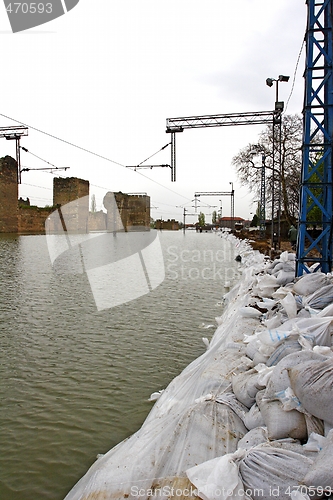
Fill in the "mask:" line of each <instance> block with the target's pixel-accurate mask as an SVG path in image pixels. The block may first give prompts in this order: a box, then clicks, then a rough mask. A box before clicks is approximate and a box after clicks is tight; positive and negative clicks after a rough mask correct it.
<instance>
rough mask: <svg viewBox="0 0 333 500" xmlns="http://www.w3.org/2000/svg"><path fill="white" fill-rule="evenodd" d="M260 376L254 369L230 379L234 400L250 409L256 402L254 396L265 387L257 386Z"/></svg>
mask: <svg viewBox="0 0 333 500" xmlns="http://www.w3.org/2000/svg"><path fill="white" fill-rule="evenodd" d="M259 376H260V374H259V373H258V372H257V370H256V369H255V368H251V370H248V371H246V372H243V373H240V374H238V375H236V376H234V377H232V390H233V391H234V394H235V396H236V398H237V399H238V400H239V401H240V402H241V403H243V404H244V405H245V406H246V407H247V408H251V406H252V405H253V404H254V402H255V400H256V394H257V392H258V391H260V390H261V389H263V388H264V387H265V386H261V385H259V382H258V378H259Z"/></svg>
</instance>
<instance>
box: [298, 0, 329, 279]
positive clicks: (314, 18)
mask: <svg viewBox="0 0 333 500" xmlns="http://www.w3.org/2000/svg"><path fill="white" fill-rule="evenodd" d="M332 6H333V2H332V0H307V8H308V21H307V33H306V68H305V98H304V110H303V115H304V131H303V164H302V177H301V196H300V214H299V236H298V241H297V257H296V259H297V267H296V274H297V276H300V275H302V274H303V272H304V271H305V272H308V271H307V267H306V264H307V263H317V269H321V271H323V272H325V273H327V272H330V271H331V268H332V208H333V207H332V132H333V73H332V55H333V54H332V53H333V46H332ZM310 226H312V227H313V229H316V231H314V230H313V231H312V233H311V232H310V231H309V227H310Z"/></svg>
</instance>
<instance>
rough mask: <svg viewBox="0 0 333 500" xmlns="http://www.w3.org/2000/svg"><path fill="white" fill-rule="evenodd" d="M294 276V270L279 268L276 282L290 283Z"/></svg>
mask: <svg viewBox="0 0 333 500" xmlns="http://www.w3.org/2000/svg"><path fill="white" fill-rule="evenodd" d="M294 278H295V271H284V270H283V269H281V271H279V272H278V273H277V275H276V282H277V284H278V285H282V286H283V285H286V284H287V283H292V281H293V280H294Z"/></svg>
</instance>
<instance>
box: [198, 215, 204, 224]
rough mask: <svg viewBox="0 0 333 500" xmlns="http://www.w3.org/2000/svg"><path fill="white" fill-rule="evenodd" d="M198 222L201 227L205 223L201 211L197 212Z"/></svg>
mask: <svg viewBox="0 0 333 500" xmlns="http://www.w3.org/2000/svg"><path fill="white" fill-rule="evenodd" d="M198 222H199V226H200V227H203V226H204V225H205V214H203V213H202V212H200V214H199V217H198Z"/></svg>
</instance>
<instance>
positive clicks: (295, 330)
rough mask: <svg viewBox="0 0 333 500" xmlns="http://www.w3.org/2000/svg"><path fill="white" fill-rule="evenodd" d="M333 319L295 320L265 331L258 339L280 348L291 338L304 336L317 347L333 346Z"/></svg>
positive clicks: (260, 333) (259, 334)
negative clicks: (332, 333)
mask: <svg viewBox="0 0 333 500" xmlns="http://www.w3.org/2000/svg"><path fill="white" fill-rule="evenodd" d="M332 320H333V318H332V317H331V316H330V317H325V318H319V317H318V316H316V317H314V318H294V319H290V320H288V321H286V322H285V323H283V324H282V325H281V326H280V327H279V328H276V329H272V330H263V331H261V332H259V333H258V334H257V338H258V339H259V340H260V341H261V342H262V343H263V344H265V345H273V346H278V345H279V344H281V343H282V342H283V341H284V340H286V339H288V338H290V337H291V336H298V335H301V334H302V335H304V336H306V337H309V338H310V339H313V341H314V343H315V344H316V345H324V346H331V322H332Z"/></svg>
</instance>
